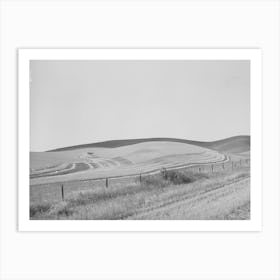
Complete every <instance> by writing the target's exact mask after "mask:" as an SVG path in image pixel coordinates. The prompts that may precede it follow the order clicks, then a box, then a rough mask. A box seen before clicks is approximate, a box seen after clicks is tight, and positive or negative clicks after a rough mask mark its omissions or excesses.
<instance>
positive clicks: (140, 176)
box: [139, 173, 142, 183]
mask: <svg viewBox="0 0 280 280" xmlns="http://www.w3.org/2000/svg"><path fill="white" fill-rule="evenodd" d="M139 181H140V183H141V182H142V174H141V173H140V175H139Z"/></svg>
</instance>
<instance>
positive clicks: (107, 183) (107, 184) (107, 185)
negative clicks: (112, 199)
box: [106, 178, 109, 188]
mask: <svg viewBox="0 0 280 280" xmlns="http://www.w3.org/2000/svg"><path fill="white" fill-rule="evenodd" d="M108 187H109V180H108V178H106V188H108Z"/></svg>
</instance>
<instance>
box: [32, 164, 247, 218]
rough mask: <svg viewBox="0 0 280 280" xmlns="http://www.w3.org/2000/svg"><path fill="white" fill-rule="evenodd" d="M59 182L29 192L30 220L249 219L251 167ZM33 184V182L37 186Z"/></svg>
mask: <svg viewBox="0 0 280 280" xmlns="http://www.w3.org/2000/svg"><path fill="white" fill-rule="evenodd" d="M77 184H79V183H77V182H73V183H72V185H71V184H70V185H68V186H67V188H66V189H65V190H66V196H65V200H64V201H61V196H60V193H59V192H58V191H57V186H43V187H44V188H45V192H42V191H40V192H37V193H36V191H35V192H32V191H31V197H30V218H31V219H73V220H75V219H77V220H88V219H89V220H90V219H91V220H115V219H121V220H122V219H141V220H147V219H149V220H150V219H155V220H206V219H212V220H217V219H249V218H250V167H248V166H240V167H239V168H236V169H233V170H221V169H219V170H218V171H216V172H211V171H209V170H204V171H203V172H197V171H194V170H193V171H190V170H181V171H166V172H163V173H161V174H158V175H150V176H144V177H143V178H141V182H140V180H139V178H126V179H119V180H115V181H114V182H110V185H109V187H108V188H106V187H105V184H104V182H102V181H96V182H91V183H90V182H85V183H82V182H81V183H80V185H79V186H78V187H77ZM35 187H36V186H34V188H35Z"/></svg>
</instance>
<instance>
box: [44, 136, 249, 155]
mask: <svg viewBox="0 0 280 280" xmlns="http://www.w3.org/2000/svg"><path fill="white" fill-rule="evenodd" d="M143 142H178V143H185V144H190V145H196V146H200V147H203V148H208V149H213V150H216V151H218V152H224V153H242V152H247V151H250V136H248V135H240V136H234V137H230V138H226V139H222V140H218V141H212V142H202V141H193V140H185V139H178V138H142V139H141V138H140V139H126V140H110V141H104V142H97V143H91V144H84V145H77V146H70V147H64V148H59V149H54V150H50V151H48V152H58V151H71V150H78V149H87V148H118V147H122V146H128V145H134V144H139V143H143Z"/></svg>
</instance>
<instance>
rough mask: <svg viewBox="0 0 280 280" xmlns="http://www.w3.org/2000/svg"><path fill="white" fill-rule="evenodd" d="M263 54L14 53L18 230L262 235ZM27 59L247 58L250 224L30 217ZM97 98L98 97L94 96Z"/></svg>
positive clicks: (199, 51)
mask: <svg viewBox="0 0 280 280" xmlns="http://www.w3.org/2000/svg"><path fill="white" fill-rule="evenodd" d="M261 57H262V52H261V50H260V49H183V48H177V49H176V48H174V49H164V48H158V49H156V48H154V49H147V48H146V49H145V48H142V49H136V48H134V49H121V48H119V49H19V50H18V96H19V115H18V117H19V119H18V124H19V126H18V128H19V141H18V144H19V147H18V151H19V167H18V171H19V180H18V182H19V183H18V184H19V185H18V193H19V207H18V230H19V231H171V229H172V231H261V229H262V125H261V124H262V65H261ZM31 60H249V61H250V90H251V93H250V101H251V107H250V110H251V112H250V113H251V120H250V121H251V188H250V189H251V218H250V220H211V221H210V220H207V221H206V220H176V221H166V220H165V221H147V220H145V221H100V220H86V221H85V220H64V221H63V220H59V221H49V220H47V221H46V220H30V219H29V146H30V145H29V134H30V133H29V104H30V102H29V65H30V61H31ZM97 98H98V96H97Z"/></svg>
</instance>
